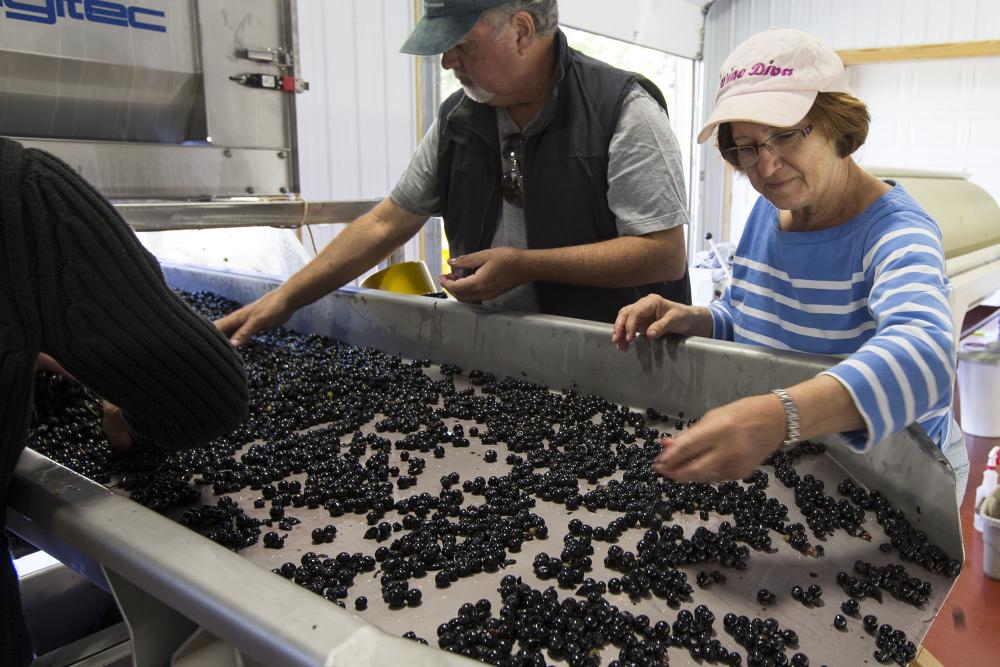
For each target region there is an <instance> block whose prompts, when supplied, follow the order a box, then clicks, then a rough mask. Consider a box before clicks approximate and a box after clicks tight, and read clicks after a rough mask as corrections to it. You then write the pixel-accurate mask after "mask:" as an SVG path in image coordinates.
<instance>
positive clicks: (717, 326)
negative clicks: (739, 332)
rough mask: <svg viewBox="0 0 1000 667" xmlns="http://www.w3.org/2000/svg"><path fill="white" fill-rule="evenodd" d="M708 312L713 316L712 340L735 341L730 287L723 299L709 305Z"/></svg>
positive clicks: (724, 293)
mask: <svg viewBox="0 0 1000 667" xmlns="http://www.w3.org/2000/svg"><path fill="white" fill-rule="evenodd" d="M708 312H710V313H711V314H712V338H715V339H717V340H728V341H732V340H734V338H733V311H732V306H731V305H730V301H729V286H728V285H727V286H726V290H725V292H723V294H722V298H721V299H716V300H715V301H713V302H712V303H710V304H709V305H708Z"/></svg>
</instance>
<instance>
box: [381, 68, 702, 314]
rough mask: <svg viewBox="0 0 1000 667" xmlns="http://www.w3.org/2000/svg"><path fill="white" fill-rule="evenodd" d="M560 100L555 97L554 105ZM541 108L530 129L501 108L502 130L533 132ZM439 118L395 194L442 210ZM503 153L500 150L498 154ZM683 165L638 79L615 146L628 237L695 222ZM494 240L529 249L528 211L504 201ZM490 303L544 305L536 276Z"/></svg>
mask: <svg viewBox="0 0 1000 667" xmlns="http://www.w3.org/2000/svg"><path fill="white" fill-rule="evenodd" d="M552 103H554V101H553V99H552V98H550V101H549V104H552ZM542 116H543V113H542V112H539V114H538V115H537V116H536V117H535V119H533V120H532V121H531V122H529V123H528V124H527V125H526V126H525V127H524V129H523V130H521V129H520V128H518V126H517V124H516V123H515V122H514V120H513V119H512V118H511V117H510V114H509V113H508V112H507V110H506V109H502V108H498V109H497V129H498V130H499V136H501V137H505V136H507V135H509V134H512V133H514V132H522V133H523V134H525V135H530V134H532V133H533V129H534V127H533V126H534V124H535V123H536V121H538V119H539V118H541V117H542ZM437 155H438V125H437V121H436V120H435V121H434V123H433V124H432V125H431V127H430V129H428V130H427V134H425V135H424V138H423V140H422V141H421V142H420V146H419V147H417V152H416V153H414V154H413V158H412V159H411V160H410V166H409V167H408V168H407V170H406V172H405V173H404V174H403V175H402V176H401V177H400V179H399V182H398V183H396V187H395V188H393V190H392V193H391V194H390V197H392V200H393V201H394V202H396V204H398V205H399V206H400V207H402V208H404V209H406V210H407V211H410V212H412V213H417V214H419V215H428V216H431V215H441V202H440V201H439V197H438V196H437ZM497 160H498V161H500V160H501V157H500V155H499V153H498V154H497ZM684 201H685V194H684V171H683V167H682V164H681V152H680V147H679V146H678V144H677V139H676V137H674V133H673V131H672V130H671V129H670V121H669V119H668V118H667V114H666V112H664V111H663V109H662V108H661V107H660V105H659V104H657V103H656V100H654V99H653V98H652V97H651V96H650V95H649V93H647V92H646V90H645V89H644V88H642V86H640V85H639V84H634V85H633V88H632V90H631V91H630V92H629V94H628V95H627V96H626V98H625V101H624V102H623V104H622V109H621V113H620V114H619V116H618V126H617V127H616V128H615V132H614V134H613V135H612V137H611V145H610V147H609V150H608V206H609V207H610V209H611V212H612V213H614V214H615V222H616V226H617V228H618V233H619V234H620V235H621V236H641V235H643V234H649V233H651V232H656V231H660V230H663V229H670V228H671V227H676V226H677V225H683V224H686V223H687V222H688V213H687V206H686V205H685V203H684ZM490 247H493V248H499V247H513V248H527V247H528V245H527V234H526V232H525V227H524V212H523V211H522V210H521V209H520V208H518V207H516V206H512V205H510V204H509V203H507V201H506V200H503V211H502V213H501V217H500V222H499V224H498V225H497V230H496V232H495V233H494V235H493V242H492V243H491V244H490ZM486 303H488V305H492V306H498V307H502V308H509V309H514V310H528V311H535V312H537V311H538V309H539V306H538V296H537V293H536V290H535V287H534V284H533V283H528V284H525V285H519V286H518V287H516V288H514V289H512V290H510V291H509V292H507V293H505V294H501V295H500V296H498V297H497V298H495V299H491V300H489V301H488V302H486Z"/></svg>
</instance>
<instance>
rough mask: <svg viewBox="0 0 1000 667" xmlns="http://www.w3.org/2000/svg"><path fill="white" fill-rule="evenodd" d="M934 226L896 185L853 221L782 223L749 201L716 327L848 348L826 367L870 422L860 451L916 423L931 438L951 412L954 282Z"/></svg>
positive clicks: (752, 336)
mask: <svg viewBox="0 0 1000 667" xmlns="http://www.w3.org/2000/svg"><path fill="white" fill-rule="evenodd" d="M944 270H945V265H944V251H943V249H942V246H941V232H940V230H939V229H938V226H937V224H936V223H935V222H934V221H933V220H932V219H931V218H930V216H929V215H927V213H926V212H924V210H923V209H921V208H920V205H919V204H917V202H916V201H914V200H913V198H912V197H910V196H909V195H908V194H907V193H906V192H905V191H904V190H903V188H902V187H901V186H900V185H898V184H895V185H894V187H893V188H892V190H890V191H889V192H887V193H886V194H884V195H883V196H882V197H880V198H879V199H878V200H877V201H876V202H875V203H873V204H872V205H871V206H869V207H868V208H867V209H866V210H865V211H864V212H862V213H861V214H860V215H858V216H857V217H855V218H854V219H852V220H850V221H848V222H846V223H844V224H841V225H838V226H836V227H832V228H829V229H822V230H819V231H813V232H784V231H781V230H780V229H779V227H778V211H777V209H776V208H775V207H774V206H772V205H771V203H770V202H768V201H767V200H766V199H764V198H763V197H761V198H760V199H759V200H758V201H757V203H756V204H755V205H754V208H753V211H751V213H750V218H749V220H748V221H747V225H746V229H745V231H744V232H743V238H742V239H741V240H740V244H739V247H738V249H737V251H736V258H735V261H734V265H733V281H732V285H731V287H730V288H728V289H727V290H726V292H725V294H724V295H723V298H722V300H721V301H715V302H713V303H712V304H711V306H710V310H711V313H712V320H713V336H714V337H715V338H721V339H725V340H732V341H736V342H738V343H747V344H751V345H762V346H765V347H772V348H777V349H782V350H796V351H799V352H810V353H814V354H833V355H845V356H846V355H850V356H847V358H846V359H844V360H843V361H842V362H840V363H838V364H837V365H835V366H834V367H833V368H831V369H829V370H828V371H825V374H827V375H830V376H832V377H834V378H836V379H837V380H839V381H840V383H841V384H843V385H844V387H845V388H846V389H847V391H848V392H850V394H851V397H852V398H853V399H854V403H855V405H856V406H857V408H858V411H859V412H860V413H861V416H862V417H863V418H864V421H865V425H866V427H867V429H866V431H856V432H852V433H845V434H843V436H844V437H845V438H846V439H847V441H848V442H850V443H851V444H852V445H854V446H855V447H856V448H858V449H859V450H866V449H868V448H869V447H871V446H872V445H873V444H874V443H876V442H879V441H880V440H882V439H884V438H886V437H888V436H889V435H891V434H893V433H895V432H897V431H900V430H902V429H903V428H905V427H906V426H907V425H908V424H911V423H913V422H914V421H916V422H917V423H918V424H920V426H922V427H923V429H924V431H926V433H927V434H928V436H930V438H931V440H933V441H934V442H936V443H937V444H938V446H939V447H940V446H942V441H943V440H944V438H945V437H946V436H947V433H948V426H949V424H950V421H951V400H952V387H953V386H954V384H955V345H954V337H953V325H952V318H951V307H950V305H949V302H948V297H949V294H950V292H951V287H950V285H949V283H948V279H947V278H946V277H945V273H944Z"/></svg>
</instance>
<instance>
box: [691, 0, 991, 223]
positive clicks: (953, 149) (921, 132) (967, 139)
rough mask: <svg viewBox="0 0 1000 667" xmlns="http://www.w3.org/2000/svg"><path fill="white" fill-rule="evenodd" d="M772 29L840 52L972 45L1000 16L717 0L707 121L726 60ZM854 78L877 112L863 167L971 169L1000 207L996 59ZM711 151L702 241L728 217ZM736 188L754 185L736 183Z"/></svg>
mask: <svg viewBox="0 0 1000 667" xmlns="http://www.w3.org/2000/svg"><path fill="white" fill-rule="evenodd" d="M770 26H782V27H791V28H800V29H802V30H808V31H810V32H813V33H815V34H817V35H819V36H820V37H822V38H823V39H824V40H826V41H827V43H829V44H830V45H831V46H832V47H833V48H835V49H856V48H870V47H888V46H902V45H914V44H936V43H944V42H968V41H978V40H988V39H998V38H1000V10H998V5H997V3H996V0H951V1H950V2H942V1H941V0H878V1H877V2H872V1H871V0H838V1H835V2H834V1H831V0H716V2H715V3H714V4H713V5H712V6H711V8H710V10H709V12H708V16H707V20H706V25H705V44H704V70H703V72H704V86H703V95H704V98H703V99H704V103H705V108H704V113H703V118H704V117H706V116H707V115H708V114H709V113H710V111H711V108H712V103H713V100H714V98H715V90H716V88H717V86H718V83H717V81H718V79H717V73H718V71H719V68H720V67H721V66H722V61H723V60H725V58H726V56H727V55H728V54H729V52H730V51H731V50H732V49H733V48H734V47H735V46H736V45H737V44H739V43H740V42H741V41H743V40H744V39H746V38H747V37H749V36H750V35H751V34H753V33H755V32H758V31H760V30H764V29H766V28H768V27H770ZM850 78H851V84H852V86H853V89H854V92H855V94H856V95H857V96H858V97H859V98H861V99H863V100H865V101H866V102H867V103H868V104H869V106H870V107H871V110H872V115H873V124H872V129H871V135H870V137H871V138H870V143H871V145H870V146H866V147H865V148H863V149H862V152H860V153H859V155H858V158H859V162H861V163H862V164H868V165H879V166H894V167H895V166H907V167H910V168H917V169H935V170H943V171H968V172H970V173H972V175H973V178H972V180H973V181H974V182H977V183H979V184H980V185H982V186H983V187H985V188H986V189H987V190H988V191H991V194H993V196H994V197H995V198H997V199H998V200H1000V167H998V165H997V163H996V160H995V154H996V146H997V140H996V129H995V126H996V121H997V119H998V118H1000V59H998V58H995V57H984V58H968V59H962V60H940V61H919V62H918V61H912V62H906V63H891V64H881V65H864V66H857V67H852V68H851V70H850ZM706 146H707V148H706V149H705V150H704V152H703V154H702V157H703V161H702V165H703V170H704V181H703V187H702V194H703V200H702V207H701V210H702V216H701V219H700V226H699V227H698V228H696V229H695V231H696V233H697V234H698V237H699V238H700V237H702V236H704V232H705V231H711V232H713V233H714V234H716V235H719V233H720V231H721V229H720V226H721V220H722V211H723V201H722V192H723V169H722V161H721V159H720V158H719V157H718V155H717V153H716V152H715V149H714V147H713V146H711V145H709V144H706ZM734 188H735V189H739V188H744V189H746V188H749V185H748V184H745V182H743V183H741V182H740V181H739V179H737V181H736V183H734ZM746 198H747V195H746V194H742V195H741V193H740V192H736V193H735V196H734V210H733V215H732V219H733V222H734V224H735V225H742V220H741V219H740V218H741V216H742V217H744V218H745V214H744V213H743V212H742V207H741V204H742V203H743V200H745V199H746ZM740 228H741V227H740Z"/></svg>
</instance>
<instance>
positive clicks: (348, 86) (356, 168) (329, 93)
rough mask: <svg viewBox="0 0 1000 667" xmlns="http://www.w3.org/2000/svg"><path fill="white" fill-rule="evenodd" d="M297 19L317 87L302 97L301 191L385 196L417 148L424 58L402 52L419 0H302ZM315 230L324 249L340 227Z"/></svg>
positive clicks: (309, 75) (305, 61) (319, 196)
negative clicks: (418, 73) (420, 69)
mask: <svg viewBox="0 0 1000 667" xmlns="http://www.w3.org/2000/svg"><path fill="white" fill-rule="evenodd" d="M298 19H299V26H298V29H299V51H300V61H301V65H302V68H301V69H302V76H303V78H305V79H306V80H307V81H309V85H310V89H309V91H308V92H306V93H303V94H302V95H300V96H299V98H298V100H297V102H298V109H297V120H298V141H299V170H300V173H301V176H300V181H301V184H302V194H303V196H304V197H305V198H306V199H313V200H331V199H332V200H338V199H339V200H344V199H373V198H374V199H380V198H382V197H384V196H385V195H387V194H388V193H389V191H390V190H391V189H392V186H393V185H394V184H395V183H396V179H397V178H399V175H400V174H402V173H403V171H404V170H405V169H406V165H407V164H409V161H410V156H411V155H412V153H413V151H414V149H415V148H416V145H417V136H418V133H417V126H416V99H417V91H416V66H417V60H416V59H415V58H414V57H413V56H410V55H406V54H402V53H399V47H400V46H401V45H402V44H403V42H404V41H405V39H406V36H407V35H408V34H409V32H410V30H411V29H412V27H413V24H414V17H413V2H410V1H409V0H336V1H335V2H331V1H330V0H298ZM313 231H314V235H315V240H316V245H317V246H318V247H322V246H323V245H325V244H326V243H327V242H328V241H329V240H330V239H331V238H332V237H333V236H334V234H335V232H336V231H337V230H336V229H335V228H334V229H323V228H319V227H317V228H314V230H313ZM305 238H306V245H307V247H309V246H311V244H310V243H309V242H308V235H307V236H306V237H305ZM310 249H311V247H310Z"/></svg>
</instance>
